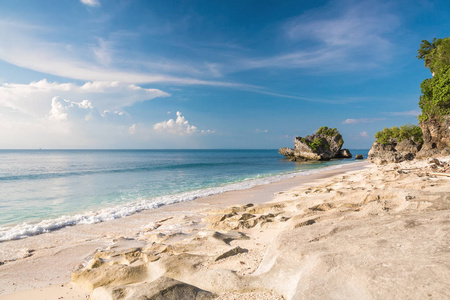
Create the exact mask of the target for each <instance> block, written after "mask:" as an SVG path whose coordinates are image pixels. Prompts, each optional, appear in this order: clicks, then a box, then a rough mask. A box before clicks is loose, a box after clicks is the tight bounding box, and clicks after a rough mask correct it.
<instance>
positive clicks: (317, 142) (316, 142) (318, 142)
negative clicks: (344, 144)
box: [309, 138, 330, 151]
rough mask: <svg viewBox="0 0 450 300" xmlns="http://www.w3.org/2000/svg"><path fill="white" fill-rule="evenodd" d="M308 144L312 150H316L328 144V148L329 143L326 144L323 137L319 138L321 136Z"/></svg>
mask: <svg viewBox="0 0 450 300" xmlns="http://www.w3.org/2000/svg"><path fill="white" fill-rule="evenodd" d="M309 146H310V147H311V149H312V150H313V151H316V150H317V149H318V148H321V147H327V146H328V147H327V148H330V145H328V143H327V141H326V140H325V139H321V138H317V139H314V141H313V142H312V143H310V144H309Z"/></svg>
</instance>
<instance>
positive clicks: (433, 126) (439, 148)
mask: <svg viewBox="0 0 450 300" xmlns="http://www.w3.org/2000/svg"><path fill="white" fill-rule="evenodd" d="M419 126H420V127H421V128H422V133H423V141H424V143H423V147H422V149H421V150H420V152H419V153H418V154H417V157H420V158H423V157H431V156H434V155H439V154H441V155H448V154H450V116H443V117H441V118H439V119H438V118H432V119H429V120H426V121H424V122H421V123H420V124H419Z"/></svg>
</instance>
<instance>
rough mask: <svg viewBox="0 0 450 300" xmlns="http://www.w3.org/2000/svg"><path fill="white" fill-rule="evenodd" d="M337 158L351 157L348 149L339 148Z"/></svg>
mask: <svg viewBox="0 0 450 300" xmlns="http://www.w3.org/2000/svg"><path fill="white" fill-rule="evenodd" d="M337 158H352V154H351V153H350V150H348V149H341V150H340V151H339V155H338V156H337Z"/></svg>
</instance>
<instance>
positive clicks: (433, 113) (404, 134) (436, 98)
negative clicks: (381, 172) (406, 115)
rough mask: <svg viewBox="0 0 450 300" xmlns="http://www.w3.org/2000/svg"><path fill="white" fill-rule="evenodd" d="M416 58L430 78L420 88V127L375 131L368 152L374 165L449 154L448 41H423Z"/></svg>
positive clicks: (449, 39)
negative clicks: (373, 141) (429, 72)
mask: <svg viewBox="0 0 450 300" xmlns="http://www.w3.org/2000/svg"><path fill="white" fill-rule="evenodd" d="M417 57H418V58H419V59H423V60H424V61H425V67H427V68H429V69H430V71H431V73H432V75H433V77H432V78H428V79H425V80H424V81H423V82H422V83H421V85H420V88H421V90H422V95H421V96H420V101H419V107H420V109H421V114H420V115H419V116H418V119H419V126H415V125H404V126H402V127H400V128H398V127H392V128H384V129H383V131H379V132H377V133H376V134H375V138H376V141H375V143H373V145H372V148H371V149H370V152H369V161H371V162H373V163H376V164H385V163H390V162H395V163H398V162H401V161H404V160H412V159H414V158H416V157H417V158H427V157H434V156H438V155H449V154H450V93H449V91H450V38H445V39H436V38H435V39H433V41H432V42H429V41H427V40H423V41H422V44H421V45H420V48H419V50H418V55H417Z"/></svg>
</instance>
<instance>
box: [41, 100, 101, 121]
mask: <svg viewBox="0 0 450 300" xmlns="http://www.w3.org/2000/svg"><path fill="white" fill-rule="evenodd" d="M51 107H52V108H51V109H50V112H49V113H48V115H47V118H48V119H49V120H54V121H64V120H67V117H68V111H69V110H70V109H72V108H74V109H81V110H86V111H89V110H91V109H93V108H94V107H93V106H92V103H91V102H90V101H89V100H83V101H81V102H74V101H70V100H67V99H60V98H59V97H53V98H52V103H51ZM84 119H85V120H86V121H87V120H89V119H90V115H89V114H85V116H84Z"/></svg>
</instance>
